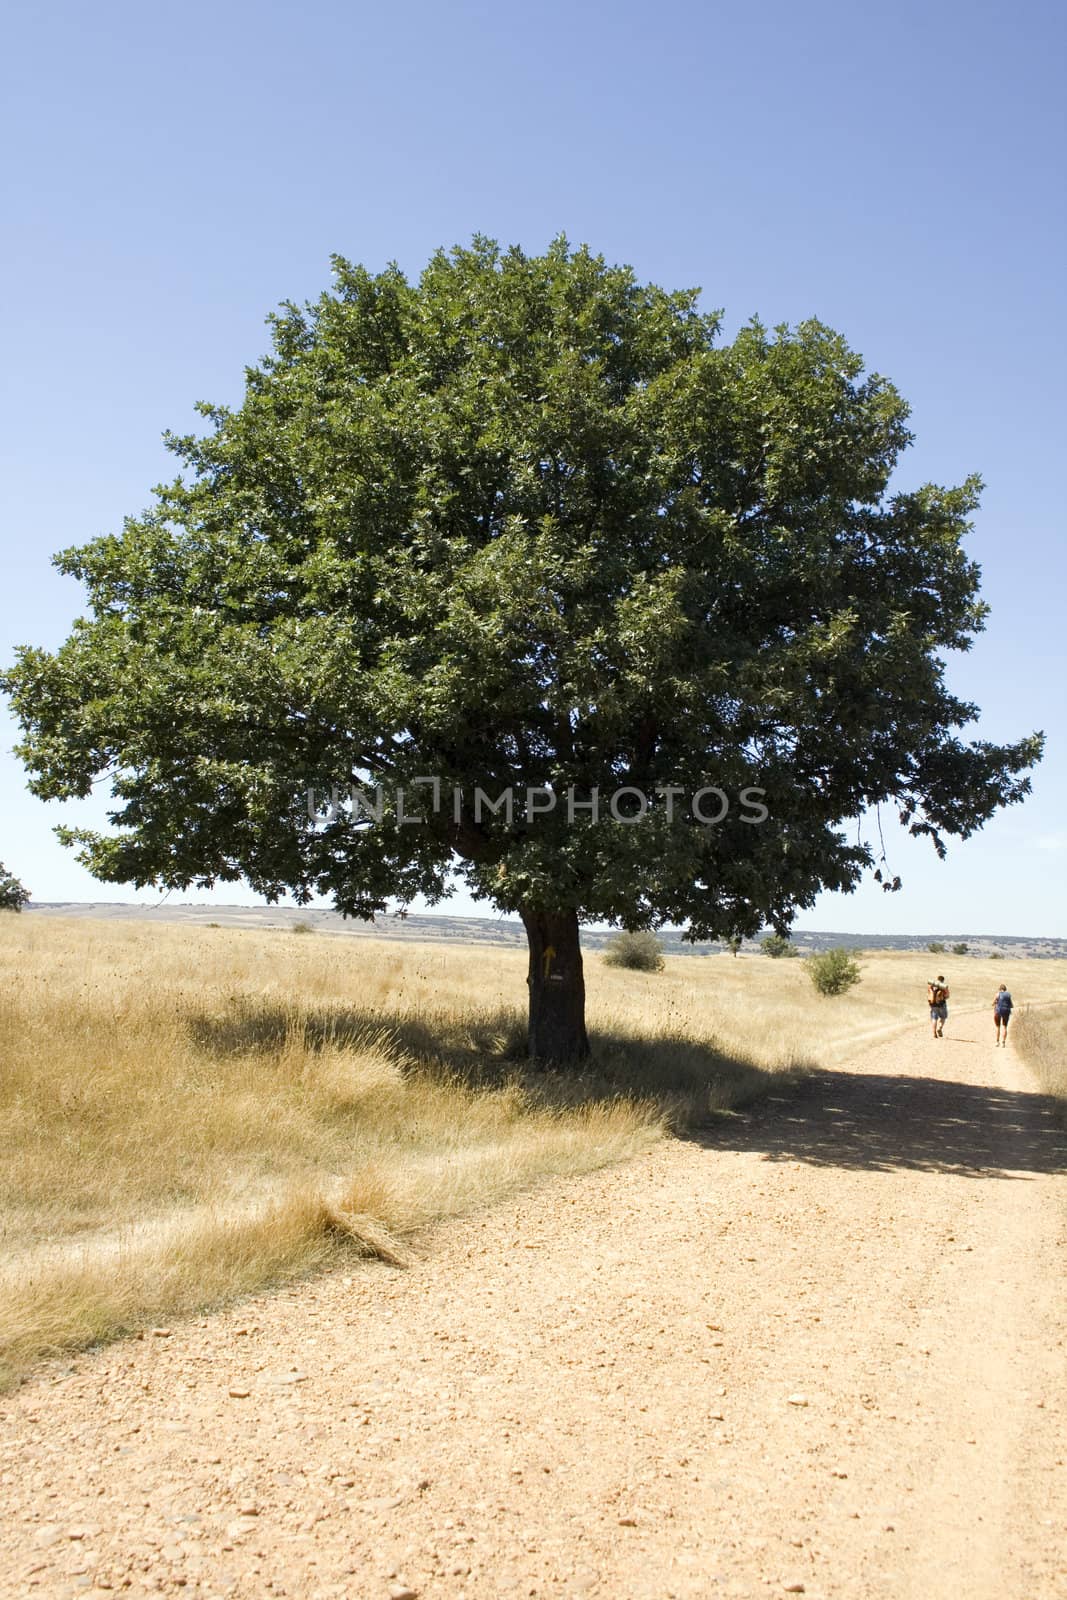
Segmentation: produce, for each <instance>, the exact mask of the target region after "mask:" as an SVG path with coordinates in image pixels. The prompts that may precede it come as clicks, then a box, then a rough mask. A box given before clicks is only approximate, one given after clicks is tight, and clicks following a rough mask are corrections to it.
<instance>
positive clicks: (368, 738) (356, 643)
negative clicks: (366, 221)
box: [5, 238, 1040, 1054]
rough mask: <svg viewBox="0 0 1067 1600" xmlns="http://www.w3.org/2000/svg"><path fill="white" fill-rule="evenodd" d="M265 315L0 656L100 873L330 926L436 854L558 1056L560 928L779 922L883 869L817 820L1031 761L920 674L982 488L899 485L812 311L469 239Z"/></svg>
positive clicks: (964, 582)
mask: <svg viewBox="0 0 1067 1600" xmlns="http://www.w3.org/2000/svg"><path fill="white" fill-rule="evenodd" d="M271 324H272V349H271V351H270V353H269V354H268V355H267V356H266V358H265V359H263V360H262V361H261V362H260V363H259V364H258V365H256V366H253V367H250V368H249V369H248V370H247V375H246V385H245V393H244V398H243V401H242V402H241V404H240V405H238V406H236V407H233V408H230V407H225V406H213V405H206V404H205V405H203V406H201V408H200V410H201V412H202V414H203V416H204V418H205V421H206V424H207V426H206V429H205V431H204V432H203V434H201V435H197V436H188V437H170V436H168V438H169V444H170V447H171V449H172V450H173V451H174V453H175V455H176V456H177V458H178V460H179V462H180V463H181V470H180V475H179V476H178V477H176V478H175V480H174V481H173V482H172V483H169V484H167V485H164V486H161V487H159V488H158V489H157V490H156V491H154V500H153V502H152V503H151V505H150V506H149V507H148V509H146V510H145V511H143V512H142V513H141V514H140V515H138V516H135V517H132V518H130V519H129V520H128V521H127V522H126V524H125V526H124V528H123V529H122V531H121V532H119V533H114V534H110V535H107V536H105V537H103V538H98V539H95V540H93V541H92V542H91V543H88V544H82V545H79V546H76V547H75V548H73V549H69V550H67V551H65V552H64V553H62V554H61V555H60V556H59V557H58V558H57V563H58V565H59V567H60V569H61V570H62V571H63V572H65V573H69V574H72V575H74V576H75V577H77V578H80V579H81V580H82V581H83V583H84V584H85V586H86V588H87V591H88V597H89V615H88V616H87V617H85V618H82V619H81V620H79V621H78V622H77V623H76V624H75V625H74V628H73V630H72V632H71V634H70V636H69V638H68V639H67V640H66V641H65V643H63V644H62V645H61V647H60V648H59V649H58V650H57V651H55V652H49V651H45V650H41V649H36V648H26V649H23V650H22V651H20V652H19V657H18V661H17V664H16V666H15V667H14V669H13V670H12V671H11V672H10V673H9V674H8V675H7V677H6V680H5V683H6V687H7V688H8V690H9V691H10V693H11V695H12V698H13V702H14V707H15V710H16V713H17V715H18V717H19V718H20V719H21V723H22V726H23V729H24V735H25V736H24V741H23V743H22V744H21V746H20V753H21V755H22V757H23V759H24V760H25V762H26V764H27V766H28V768H29V770H30V773H31V786H32V788H33V789H34V791H35V792H36V793H37V794H38V795H41V796H42V797H44V798H61V797H69V796H77V795H85V794H87V793H88V792H89V788H90V785H91V784H92V783H93V782H94V781H95V780H97V779H98V778H99V777H100V776H101V774H106V775H107V776H108V777H109V779H110V782H111V786H112V790H113V793H114V796H115V810H114V813H113V816H112V822H113V825H114V827H113V831H112V832H110V833H108V834H98V833H91V832H85V831H73V832H66V833H65V834H64V835H63V836H64V837H65V838H66V839H67V840H68V841H69V842H71V843H73V844H75V845H77V846H78V848H79V850H80V858H81V859H82V860H83V861H84V862H85V863H86V864H87V865H88V866H89V868H90V869H91V870H92V871H93V872H94V873H95V874H96V875H97V876H98V877H101V878H104V879H107V880H109V881H121V882H126V881H128V882H132V883H136V884H139V885H143V884H149V883H155V884H160V885H166V886H169V887H173V888H179V889H183V888H186V887H188V886H190V885H192V884H203V885H208V884H212V883H215V882H220V881H221V882H226V881H233V880H236V879H239V878H244V879H247V881H248V882H249V883H250V884H251V885H252V886H253V888H255V889H257V890H259V891H261V892H262V893H263V894H264V895H265V896H267V897H268V898H276V897H277V896H279V895H280V894H282V893H283V892H285V891H292V892H293V893H294V894H295V895H296V897H297V898H298V899H306V898H307V897H309V896H311V895H312V894H316V893H319V894H324V895H327V896H329V897H330V898H331V899H332V900H333V902H334V903H335V904H336V905H337V907H338V908H339V909H340V910H342V911H344V912H346V913H348V914H350V915H353V916H357V917H369V916H372V915H373V914H375V913H376V912H379V911H382V910H383V909H385V908H386V906H387V904H388V903H389V902H390V901H399V902H401V903H404V902H408V901H410V900H411V899H412V898H413V897H414V896H416V895H423V896H426V897H428V898H429V900H431V901H435V900H437V899H439V898H440V897H441V896H442V895H444V894H445V893H446V892H447V891H448V889H449V887H450V885H451V884H452V883H454V882H455V881H457V880H459V881H463V882H465V883H466V885H467V887H468V888H469V890H470V891H471V892H472V893H473V894H474V895H475V896H476V897H480V898H483V899H486V900H488V901H490V902H492V903H493V904H494V905H496V906H497V907H499V908H501V909H503V910H506V911H512V912H518V913H520V914H521V915H522V916H523V919H524V921H525V922H526V925H527V929H528V931H530V934H531V995H532V997H533V999H534V1008H535V1011H536V1010H537V1009H538V1007H540V1006H542V1005H551V1004H553V1003H554V1002H553V1001H552V999H551V993H549V994H548V998H546V997H545V994H543V993H542V992H541V991H542V990H543V989H544V987H545V985H546V984H547V983H548V982H549V981H553V982H556V983H557V985H558V986H559V993H560V994H562V993H563V992H564V991H565V992H566V995H567V996H569V1000H568V1002H567V1004H568V1006H569V1013H568V1014H569V1018H570V1020H569V1022H567V1023H566V1024H565V1025H564V1026H563V1033H562V1034H559V1035H558V1036H553V1037H552V1038H547V1036H546V1038H547V1044H548V1045H549V1046H551V1053H561V1054H567V1053H573V1052H580V1050H582V1049H584V1031H583V1030H581V1029H580V1027H579V1025H578V1024H579V1018H580V1000H581V958H580V953H579V952H578V948H577V927H578V923H579V921H580V920H583V919H587V920H591V919H600V920H606V921H610V922H615V923H620V924H623V925H625V926H627V927H630V928H637V927H645V926H653V925H656V924H658V923H661V922H671V923H675V924H681V925H685V926H686V927H687V928H688V929H689V930H690V931H691V934H692V936H694V937H716V936H720V937H722V936H729V935H731V934H742V933H743V934H746V935H752V934H755V933H756V932H757V931H758V930H759V929H760V928H761V927H762V926H765V925H766V924H770V925H772V926H773V927H775V928H776V929H779V930H780V931H782V932H784V931H785V930H786V929H787V928H788V926H789V923H790V920H791V918H792V916H793V914H794V912H795V910H796V909H797V908H798V907H804V906H808V905H810V904H811V902H812V900H813V898H814V896H815V895H816V893H817V892H818V891H819V890H820V889H823V888H831V889H850V888H852V887H854V886H855V885H856V883H857V882H858V880H859V878H860V876H861V874H862V873H863V872H864V870H865V869H868V868H871V867H873V866H874V853H873V852H872V850H871V848H870V847H869V845H868V844H866V843H865V842H863V840H862V839H859V838H857V837H856V836H855V832H854V830H853V831H852V832H851V833H850V834H847V833H846V831H845V827H844V824H845V823H846V821H847V820H848V819H850V818H855V817H858V816H860V815H861V814H862V813H863V812H864V811H865V810H866V809H867V808H870V807H872V806H875V805H879V804H883V803H890V804H892V805H893V806H894V807H895V808H896V809H897V810H898V811H899V814H900V816H901V817H902V819H903V820H904V822H905V823H906V825H907V826H908V827H909V828H910V829H911V831H912V832H913V833H921V834H927V835H929V836H930V838H931V839H932V841H933V843H934V846H935V848H936V849H937V850H938V851H943V850H944V843H945V840H946V838H947V837H949V836H952V835H955V836H958V837H961V838H965V837H967V835H968V834H970V833H972V832H973V831H974V830H975V829H976V828H978V827H980V826H981V825H982V823H983V822H985V821H986V820H987V819H988V818H989V817H990V816H991V815H992V813H993V812H994V811H995V810H996V809H997V808H998V807H999V806H1001V805H1004V804H1006V803H1009V802H1012V801H1016V800H1018V799H1019V798H1020V797H1021V796H1022V795H1023V794H1024V793H1025V792H1026V791H1027V789H1028V787H1029V781H1028V779H1027V777H1026V776H1025V773H1026V771H1027V769H1028V768H1029V767H1030V766H1031V765H1032V764H1033V762H1034V761H1035V760H1036V759H1037V757H1038V755H1039V752H1040V739H1039V737H1038V736H1036V735H1035V736H1031V737H1029V738H1024V739H1021V740H1019V741H1018V742H1015V743H1011V744H1005V745H994V744H991V743H989V742H987V741H983V740H970V741H966V740H965V739H963V738H962V737H961V730H962V729H964V727H965V726H966V725H967V724H968V723H969V722H971V721H972V720H973V719H974V717H975V716H976V714H977V708H976V707H974V706H973V705H971V704H969V703H967V702H965V701H962V700H960V699H958V698H956V697H955V696H954V695H953V694H951V693H950V692H949V690H948V688H947V686H946V682H945V676H944V661H943V652H945V651H948V650H953V651H955V650H965V649H967V647H968V646H969V644H970V642H971V638H972V636H973V635H974V634H975V633H976V632H977V631H978V630H979V629H980V628H981V626H982V622H983V616H984V610H985V608H984V607H983V604H982V602H981V600H980V598H979V593H978V582H979V573H978V569H977V567H976V566H975V564H974V563H973V561H971V560H970V559H969V558H968V556H967V554H966V553H965V551H964V548H963V539H964V535H965V534H966V532H967V529H968V526H969V519H970V517H971V515H972V513H973V512H974V510H975V508H976V506H977V503H978V494H979V488H980V485H979V482H978V480H977V479H969V480H968V481H967V482H965V483H964V484H962V485H960V486H958V487H950V488H941V487H937V486H935V485H929V484H928V485H924V486H921V487H919V488H916V489H911V490H892V491H891V490H890V488H889V482H890V476H891V474H892V472H893V469H894V467H895V466H896V463H897V460H898V457H899V456H900V454H901V452H902V451H903V450H904V448H905V447H906V446H907V444H908V443H909V440H910V435H909V432H908V429H907V425H906V424H907V415H908V411H907V406H906V404H905V403H904V401H903V400H902V398H901V397H900V395H899V394H898V393H897V391H896V390H895V389H894V388H893V386H892V384H891V383H889V382H888V381H887V380H886V379H884V378H882V377H879V376H878V375H875V374H865V373H864V370H863V363H862V361H861V358H860V357H859V356H858V355H856V354H855V353H854V352H853V351H852V350H850V349H849V347H848V345H847V344H846V342H845V341H844V339H843V338H842V337H841V336H840V335H839V334H837V333H835V332H833V331H832V330H831V329H830V328H828V327H825V326H824V325H823V324H821V323H819V322H815V321H811V322H805V323H803V324H801V325H800V326H799V327H797V328H795V329H791V328H787V327H779V328H776V329H774V330H773V331H770V330H768V329H766V328H765V327H763V326H762V325H761V324H760V323H758V322H752V323H750V324H748V325H747V326H746V327H744V328H743V329H742V330H741V332H740V333H738V335H737V336H736V337H735V338H733V339H732V340H730V341H728V342H726V341H724V340H723V339H722V337H721V335H720V318H719V316H718V315H717V314H715V313H711V314H708V313H704V312H702V311H701V310H700V308H699V305H698V296H697V293H696V291H690V290H685V291H681V292H674V293H670V292H666V291H664V290H662V289H660V288H657V287H656V286H654V285H647V284H642V283H640V282H638V281H637V279H636V277H635V275H634V274H633V272H632V271H631V270H630V269H629V268H626V267H617V266H611V265H608V264H606V263H605V261H604V260H603V258H601V257H599V256H597V255H594V254H592V253H590V251H588V250H587V249H584V248H581V249H572V248H571V247H570V246H569V245H568V244H567V242H566V241H565V240H563V239H560V240H557V241H556V242H555V243H554V244H553V245H552V246H551V247H550V248H549V250H548V251H547V252H546V253H545V254H544V255H540V256H531V255H527V254H524V253H523V252H522V251H520V250H518V249H509V250H501V249H500V248H499V247H498V246H497V245H495V244H494V243H492V242H491V241H488V240H485V239H481V238H478V239H475V240H474V242H473V243H472V245H471V246H470V247H469V248H462V249H456V250H453V251H451V252H449V253H444V252H440V253H438V254H437V255H435V256H434V257H433V259H432V260H431V261H430V262H429V264H428V266H427V267H426V269H425V271H424V272H423V273H422V275H421V277H420V278H419V280H418V281H417V282H410V281H408V279H407V278H406V277H405V276H404V274H403V273H402V272H401V271H400V270H399V269H398V268H397V267H395V266H392V267H389V268H388V269H386V270H385V271H384V272H380V273H378V274H372V273H371V272H369V271H367V270H366V269H364V268H363V267H360V266H354V265H352V264H350V263H349V262H347V261H345V260H342V259H341V258H335V260H334V281H333V285H332V287H331V288H330V289H329V290H328V291H327V292H325V293H324V294H322V295H321V296H320V298H319V299H318V300H317V301H316V302H314V303H313V304H309V305H304V306H297V305H295V304H287V305H286V306H284V307H283V308H282V309H281V310H280V312H279V313H278V314H276V315H275V316H274V317H272V318H271ZM420 778H421V779H425V780H429V779H434V780H437V781H438V784H439V789H438V790H437V791H434V790H433V789H432V786H431V785H430V784H429V783H424V784H423V785H421V786H417V785H416V783H415V780H416V779H420ZM350 784H358V785H360V786H361V787H364V788H370V787H373V786H376V785H380V786H381V790H380V794H379V795H378V802H379V803H378V814H371V813H368V811H367V810H366V809H364V810H363V811H362V812H361V811H360V810H359V808H358V807H357V808H353V807H352V806H348V805H338V804H334V805H331V804H330V799H329V797H330V793H331V790H333V789H335V788H337V787H338V786H340V787H341V788H343V787H345V786H347V785H350ZM709 786H714V787H715V788H716V789H717V790H719V791H721V794H722V795H723V797H725V798H726V800H727V803H728V808H727V811H726V813H725V815H722V816H721V817H720V818H719V820H717V821H714V820H712V821H709V820H706V819H707V817H708V815H709V813H710V814H711V816H712V817H714V816H716V815H717V814H718V812H719V811H720V810H721V805H720V803H719V801H718V800H717V799H714V800H708V801H707V802H706V804H705V808H704V812H703V818H704V819H703V820H702V817H701V816H698V815H695V814H694V811H693V807H692V805H691V803H690V797H691V796H692V795H693V794H697V793H699V792H700V791H702V790H706V789H707V788H708V787H709ZM624 788H626V789H630V790H633V791H636V794H631V795H630V796H629V797H628V799H627V801H626V802H625V804H624V803H623V802H621V801H620V803H619V805H618V806H617V807H616V810H615V812H614V813H613V812H612V811H611V810H609V808H608V807H607V805H606V803H604V802H606V799H607V797H608V796H609V795H611V796H613V795H615V793H616V792H617V791H619V790H621V789H624ZM479 789H480V790H481V791H483V792H484V794H485V795H486V796H490V797H492V798H493V800H494V801H495V800H496V798H497V797H498V796H500V795H501V794H502V793H503V792H504V791H505V790H510V791H513V792H514V796H515V802H514V805H513V807H512V809H511V815H510V816H509V815H508V814H507V812H506V811H505V810H504V809H501V810H500V811H497V812H495V813H494V812H492V811H491V810H489V809H488V807H487V806H486V805H485V804H481V805H480V806H479V805H478V804H476V802H477V794H476V791H477V790H479ZM400 790H403V791H404V797H403V798H401V799H399V800H398V791H400ZM594 790H596V791H599V796H600V797H601V809H600V814H599V815H596V814H594V812H593V810H592V809H591V797H592V796H593V791H594ZM746 790H758V791H760V793H759V796H758V801H759V803H760V805H761V806H762V807H763V808H765V812H766V819H765V820H763V821H760V820H758V815H756V816H754V814H753V813H754V808H755V804H756V802H755V800H754V799H750V800H749V802H748V809H747V810H746V807H745V805H744V804H743V803H742V802H741V800H740V797H741V796H742V794H743V793H744V792H745V791H746ZM309 791H310V792H311V793H312V794H313V796H314V797H315V798H314V803H313V804H312V806H311V807H310V808H309V805H308V800H307V796H308V793H309ZM528 791H531V792H532V797H531V795H528ZM665 791H666V792H665ZM568 792H569V793H570V795H571V798H572V800H573V801H574V804H572V805H570V806H568V805H565V804H564V799H563V797H564V796H565V795H567V794H568ZM435 796H436V797H437V798H439V799H440V804H438V805H436V808H435V806H434V804H432V803H431V801H432V800H433V798H434V797H435ZM442 797H443V798H442ZM642 797H643V798H644V803H642ZM582 801H585V802H586V808H585V809H582V807H581V802H582ZM550 802H551V809H550ZM626 806H629V807H630V808H631V809H636V810H640V811H641V812H642V815H641V816H640V820H637V821H632V820H620V818H621V817H622V816H623V815H624V814H625V810H626ZM405 807H406V808H407V815H408V816H410V814H412V813H416V814H418V815H420V816H422V818H423V820H421V821H419V822H415V823H412V822H411V821H410V820H405ZM311 811H314V812H315V815H314V816H312V815H311V814H309V813H310V812H311ZM546 919H548V920H546ZM572 945H573V949H572V948H571V947H572ZM546 951H551V952H552V954H551V955H549V956H548V957H547V964H546ZM567 951H569V952H570V953H569V954H567V953H566V952H567ZM554 963H555V966H554ZM556 968H559V970H556ZM541 980H544V983H542V981H541ZM552 992H556V991H552ZM568 1030H569V1033H568ZM564 1035H567V1037H569V1038H570V1040H571V1044H570V1046H568V1045H567V1044H566V1041H565V1038H564ZM532 1043H533V1045H534V1048H535V1050H538V1051H539V1053H545V1048H546V1039H539V1038H538V1035H537V1030H536V1027H535V1029H534V1033H533V1035H532Z"/></svg>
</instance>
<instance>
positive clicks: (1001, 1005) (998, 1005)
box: [993, 983, 1012, 1050]
mask: <svg viewBox="0 0 1067 1600" xmlns="http://www.w3.org/2000/svg"><path fill="white" fill-rule="evenodd" d="M1011 1008H1012V998H1011V994H1010V993H1009V990H1008V986H1007V984H1006V983H1002V984H1001V986H1000V988H999V989H998V990H997V992H996V994H995V995H994V996H993V1021H994V1023H995V1024H996V1029H997V1044H1003V1046H1004V1048H1005V1050H1006V1049H1007V1048H1008V1023H1009V1022H1010V1021H1011ZM1001 1028H1003V1029H1004V1037H1003V1039H1001V1037H1000V1030H1001ZM996 1048H997V1045H996V1044H995V1045H994V1046H993V1049H994V1050H995V1049H996Z"/></svg>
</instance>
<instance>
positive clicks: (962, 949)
mask: <svg viewBox="0 0 1067 1600" xmlns="http://www.w3.org/2000/svg"><path fill="white" fill-rule="evenodd" d="M952 954H953V955H954V956H965V955H966V954H967V946H966V945H965V944H954V945H953V946H952Z"/></svg>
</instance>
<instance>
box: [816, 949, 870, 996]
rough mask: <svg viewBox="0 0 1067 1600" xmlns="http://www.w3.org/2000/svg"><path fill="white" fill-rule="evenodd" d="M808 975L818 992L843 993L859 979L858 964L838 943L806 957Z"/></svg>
mask: <svg viewBox="0 0 1067 1600" xmlns="http://www.w3.org/2000/svg"><path fill="white" fill-rule="evenodd" d="M808 976H809V977H810V979H811V981H812V983H813V984H814V985H815V987H816V989H817V990H818V991H819V993H820V994H844V993H845V990H846V989H851V988H852V985H853V984H854V983H859V981H860V969H859V964H858V963H857V962H856V961H854V960H853V959H852V955H851V953H850V952H849V951H848V950H845V949H843V948H842V947H841V946H840V945H839V946H838V947H837V949H836V950H824V951H823V952H822V954H821V955H817V956H809V957H808Z"/></svg>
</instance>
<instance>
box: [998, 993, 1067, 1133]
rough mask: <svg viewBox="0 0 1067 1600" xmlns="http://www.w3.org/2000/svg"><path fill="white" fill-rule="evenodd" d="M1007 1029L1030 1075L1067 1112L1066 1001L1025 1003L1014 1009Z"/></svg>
mask: <svg viewBox="0 0 1067 1600" xmlns="http://www.w3.org/2000/svg"><path fill="white" fill-rule="evenodd" d="M1011 1031H1012V1033H1013V1034H1014V1036H1015V1043H1016V1045H1017V1046H1018V1049H1019V1053H1020V1055H1021V1056H1022V1058H1023V1060H1024V1061H1025V1062H1026V1064H1027V1066H1028V1067H1029V1068H1030V1070H1031V1071H1032V1072H1033V1074H1034V1077H1035V1078H1036V1079H1037V1081H1038V1082H1039V1083H1040V1085H1041V1087H1042V1088H1043V1089H1044V1090H1045V1092H1046V1094H1051V1095H1055V1097H1056V1099H1057V1100H1058V1101H1059V1102H1060V1106H1061V1111H1062V1112H1063V1114H1064V1115H1065V1116H1067V1005H1051V1006H1046V1007H1042V1008H1041V1009H1039V1010H1035V1009H1033V1008H1032V1007H1030V1006H1025V1007H1023V1008H1022V1009H1021V1010H1017V1011H1016V1012H1015V1015H1014V1017H1013V1018H1012V1023H1011Z"/></svg>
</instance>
